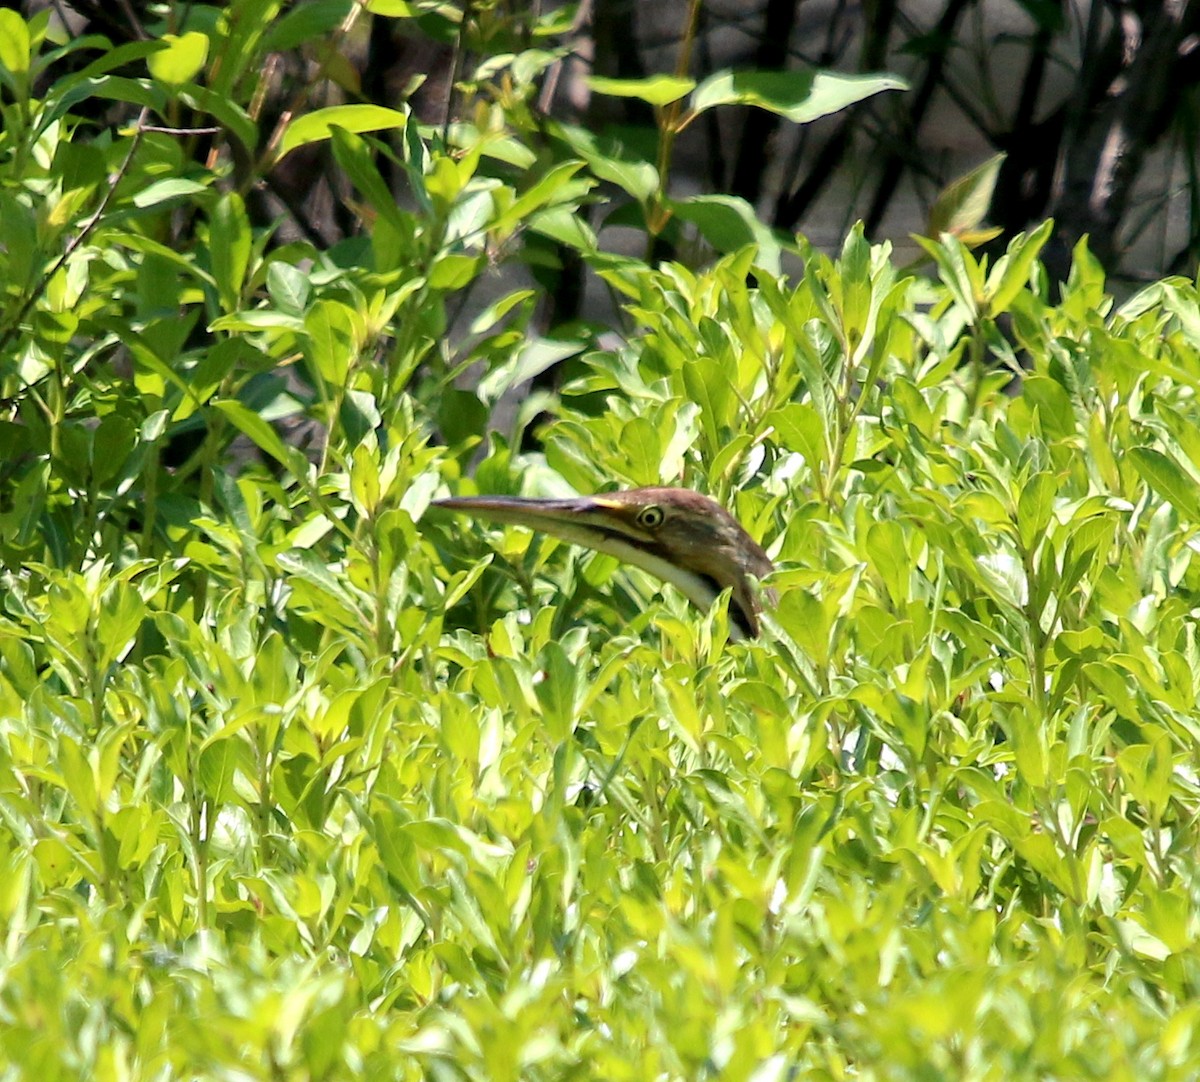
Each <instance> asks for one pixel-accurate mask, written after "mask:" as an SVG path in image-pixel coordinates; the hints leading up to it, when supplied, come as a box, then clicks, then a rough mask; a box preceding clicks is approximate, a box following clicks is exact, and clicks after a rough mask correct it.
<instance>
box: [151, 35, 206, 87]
mask: <svg viewBox="0 0 1200 1082" xmlns="http://www.w3.org/2000/svg"><path fill="white" fill-rule="evenodd" d="M160 40H161V41H162V42H163V43H164V44H165V45H166V46H167V47H166V48H165V49H161V50H159V51H158V52H155V53H151V54H150V55H149V56H148V57H147V58H146V65H147V67H149V69H150V74H151V75H153V76H154V78H156V79H161V80H162V81H163V82H164V83H170V84H171V85H172V86H182V85H183V84H184V83H190V82H191V81H192V80H193V79H194V78H195V77H196V76H197V75H198V74H199V73H200V70H201V69H202V68H203V67H204V64H205V61H207V60H208V36H207V35H206V34H201V33H198V32H197V31H194V30H192V31H189V32H188V33H186V34H179V35H176V34H163V36H162V38H161V39H160Z"/></svg>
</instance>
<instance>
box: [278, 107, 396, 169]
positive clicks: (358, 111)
mask: <svg viewBox="0 0 1200 1082" xmlns="http://www.w3.org/2000/svg"><path fill="white" fill-rule="evenodd" d="M407 126H408V113H407V112H401V111H400V110H398V109H386V108H384V107H383V106H381V105H331V106H329V107H328V108H325V109H317V110H315V111H313V112H311V113H305V114H304V115H302V116H298V117H296V118H295V119H293V120H292V121H291V122H290V123H289V124H288V126H287V127H286V128H285V129H284V132H283V136H282V137H281V139H280V142H279V157H281V158H282V157H284V156H285V155H287V154H290V153H291V152H292V151H293V150H295V149H296V148H297V147H302V146H307V145H308V144H309V143H319V142H321V141H323V140H325V139H328V138H329V137H330V134H331V132H332V130H333V128H335V127H337V128H344V129H345V130H346V131H348V132H354V133H361V132H365V131H397V130H398V131H400V132H402V133H403V132H404V130H405V129H406V128H407Z"/></svg>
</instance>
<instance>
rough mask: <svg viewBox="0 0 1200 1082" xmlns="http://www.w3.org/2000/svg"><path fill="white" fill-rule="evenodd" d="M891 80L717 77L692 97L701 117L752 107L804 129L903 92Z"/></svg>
mask: <svg viewBox="0 0 1200 1082" xmlns="http://www.w3.org/2000/svg"><path fill="white" fill-rule="evenodd" d="M907 89H908V84H907V83H906V82H905V81H904V80H903V79H901V78H899V77H897V76H895V75H841V74H839V73H837V72H831V71H819V70H817V69H814V68H808V69H804V70H798V71H742V72H735V71H718V72H715V73H714V74H712V75H710V76H709V77H708V78H707V79H705V80H704V81H703V82H702V83H701V84H700V85H699V86H698V87H696V91H695V93H694V94H693V95H692V100H691V109H692V112H693V114H699V113H702V112H704V111H705V110H706V109H712V108H714V107H715V106H718V105H753V106H755V107H757V108H759V109H766V110H767V111H768V112H771V113H778V114H779V115H780V116H782V117H786V118H787V119H788V120H790V121H792V122H793V123H796V124H808V123H810V122H812V121H814V120H818V119H820V118H821V117H823V116H828V115H829V114H830V113H836V112H839V111H841V110H842V109H845V108H846V107H847V106H850V105H854V104H855V103H856V102H860V101H862V100H864V99H865V98H869V97H872V96H873V95H875V94H880V93H882V92H883V91H885V90H907Z"/></svg>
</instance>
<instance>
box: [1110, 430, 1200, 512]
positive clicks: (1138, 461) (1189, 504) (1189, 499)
mask: <svg viewBox="0 0 1200 1082" xmlns="http://www.w3.org/2000/svg"><path fill="white" fill-rule="evenodd" d="M1127 454H1128V457H1129V461H1130V462H1132V463H1133V466H1134V469H1136V470H1137V472H1138V473H1139V474H1141V476H1142V480H1143V481H1145V482H1146V484H1148V485H1149V486H1150V488H1151V489H1153V490H1154V492H1156V493H1157V494H1158V495H1159V496H1161V497H1162V498H1163V499H1165V500H1167V501H1168V502H1169V503H1170V504H1172V505H1173V506H1174V508H1175V509H1176V510H1177V511H1178V512H1179V513H1180V514H1181V515H1182V516H1183V517H1184V518H1185V519H1186V520H1187V521H1188V522H1192V523H1196V522H1200V494H1198V493H1197V490H1196V489H1197V486H1196V482H1195V480H1193V478H1192V477H1191V476H1190V475H1189V474H1188V473H1186V472H1185V471H1184V469H1183V468H1182V467H1181V466H1180V465H1179V463H1178V462H1176V461H1175V460H1174V459H1173V458H1171V457H1169V456H1168V455H1165V454H1163V453H1162V452H1161V451H1156V450H1155V449H1154V448H1153V447H1131V448H1130V449H1129V451H1128V452H1127Z"/></svg>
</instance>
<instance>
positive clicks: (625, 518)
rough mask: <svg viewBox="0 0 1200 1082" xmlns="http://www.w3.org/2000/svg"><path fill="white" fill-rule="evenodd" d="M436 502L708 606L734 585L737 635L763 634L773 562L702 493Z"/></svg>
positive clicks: (656, 490) (657, 490)
mask: <svg viewBox="0 0 1200 1082" xmlns="http://www.w3.org/2000/svg"><path fill="white" fill-rule="evenodd" d="M431 506H432V507H435V508H439V509H441V510H444V511H461V512H465V513H466V514H469V515H472V516H474V517H475V518H479V519H483V520H485V521H489V522H499V523H506V524H511V525H515V526H524V527H526V528H528V529H531V530H536V531H539V532H541V533H545V534H549V535H551V536H552V537H558V538H561V539H562V540H563V541H568V542H570V543H571V544H575V545H582V546H583V547H584V548H588V549H593V550H594V551H596V552H604V553H607V554H608V555H610V556H615V557H617V559H619V560H622V561H624V562H625V563H627V564H632V565H633V566H634V567H639V568H641V569H642V570H643V571H648V572H649V573H650V574H651V575H654V576H655V577H656V578H658V579H661V580H663V581H664V582H669V583H671V584H672V585H673V586H676V587H678V589H679V590H680V591H682V592H683V594H684V595H685V596H686V597H687V598H688V600H689V601H691V602H692V603H693V604H694V605H697V606H699V607H700V608H702V609H707V608H708V607H709V606H710V605H711V604H712V603H713V601H715V600H716V598H717V597H718V595H719V594H720V593H721V591H722V590H725V589H727V588H728V589H729V590H730V591H731V593H730V600H729V615H730V635H731V637H732V638H733V639H735V640H742V639H747V638H753V637H754V636H756V635H757V634H758V631H759V619H758V618H759V613H760V612H761V611H762V604H761V599H760V596H759V591H758V588H757V584H756V583H755V582H753V581H751V579H752V578H753V579H759V580H761V579H763V578H765V577H766V576H767V575H769V574H770V573H771V572H772V571H774V570H775V565H774V564H773V563H772V562H771V558H770V557H769V556H768V555H767V554H766V552H765V551H763V548H762V546H761V545H759V544H758V542H757V541H755V540H754V539H753V538H752V537H751V536H750V535H749V534H748V533H746V531H745V530H744V529H743V528H742V526H741V524H740V523H739V522H738V521H737V519H735V518H734V517H733V516H732V515H731V514H730V513H729V512H728V511H726V510H725V508H724V507H722V506H721V505H720V504H719V503H717V502H716V501H715V500H711V499H709V498H708V497H707V496H703V495H701V494H700V493H699V492H693V491H691V490H690V489H686V488H662V487H653V488H634V489H628V490H625V491H622V492H605V493H602V494H600V495H595V496H577V497H572V498H567V499H533V498H528V497H521V496H454V497H450V498H448V499H442V500H435V501H433V503H432V504H431Z"/></svg>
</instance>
